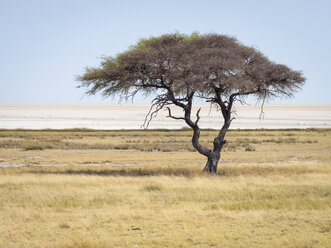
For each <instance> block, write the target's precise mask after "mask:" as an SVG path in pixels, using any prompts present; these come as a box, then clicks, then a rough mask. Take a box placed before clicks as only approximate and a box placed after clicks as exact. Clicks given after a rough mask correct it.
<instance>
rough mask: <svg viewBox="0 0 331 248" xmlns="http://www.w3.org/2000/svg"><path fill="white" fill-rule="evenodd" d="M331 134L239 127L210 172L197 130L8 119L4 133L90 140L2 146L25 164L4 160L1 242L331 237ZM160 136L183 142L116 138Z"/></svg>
mask: <svg viewBox="0 0 331 248" xmlns="http://www.w3.org/2000/svg"><path fill="white" fill-rule="evenodd" d="M214 134H215V132H214V131H205V132H204V136H203V137H202V139H203V142H205V143H208V140H209V139H211V137H212V135H214ZM330 134H331V130H301V131H299V130H287V131H284V130H282V131H265V130H258V131H231V132H230V133H229V135H228V140H229V146H230V145H231V143H232V144H235V146H234V148H231V147H230V148H229V147H228V148H227V149H226V150H225V151H224V153H223V155H222V161H221V164H220V168H219V173H218V175H217V176H209V175H206V174H203V173H202V168H203V165H204V163H205V159H204V158H203V157H201V155H199V154H198V153H196V152H191V151H190V150H189V149H186V148H185V145H186V144H187V145H188V142H189V140H190V137H189V135H190V132H189V131H186V130H181V131H152V132H149V131H139V132H136V131H89V130H67V131H52V130H46V131H23V130H13V131H8V130H2V131H0V143H1V142H3V143H2V144H4V143H5V142H8V139H10V140H16V141H19V142H25V143H24V145H28V144H31V143H33V142H35V144H38V145H41V146H43V142H46V143H47V142H50V143H52V142H51V141H50V140H51V139H55V140H56V141H55V143H56V142H58V143H59V144H60V143H61V142H71V141H73V142H74V143H80V144H82V147H80V148H77V147H75V146H71V145H68V146H66V147H64V148H60V147H56V148H47V147H44V150H25V148H24V146H21V145H17V146H15V147H13V146H10V147H8V148H1V149H0V165H2V166H15V165H16V166H22V167H3V168H0V247H62V248H64V247H66V248H68V247H72V248H74V247H85V248H89V247H293V248H299V247H300V248H301V247H302V248H304V247H305V248H309V247H330V244H331V236H330V229H331V211H330V208H331V196H330V193H331V180H330V174H331V169H330V168H331V167H330V162H331V157H330V155H329V151H330V148H331V136H330ZM289 138H291V140H288V139H289ZM47 140H48V141H47ZM129 140H130V142H127V141H129ZM173 140H176V141H177V142H176V143H174V142H173ZM270 140H271V141H270ZM273 140H274V141H273ZM279 140H281V141H280V142H279ZM284 140H287V141H284ZM99 141H100V144H101V143H102V144H103V145H104V146H100V148H99V149H97V148H89V149H86V148H83V146H86V145H87V144H88V145H91V144H93V145H97V144H99ZM157 141H162V142H160V143H159V144H160V146H161V147H167V146H175V147H177V146H184V148H182V149H179V151H169V152H166V151H162V149H163V148H161V149H160V151H158V150H153V152H149V151H144V150H142V149H140V148H139V149H136V148H130V149H128V150H121V149H117V148H114V146H116V145H121V144H138V145H139V146H138V147H140V146H142V145H143V144H151V143H152V144H158V143H157ZM308 141H311V142H308ZM154 142H155V143H154ZM110 144H111V145H112V148H109V147H110ZM242 144H249V145H250V146H252V147H254V149H255V151H254V150H252V151H245V150H246V148H247V146H245V145H242ZM55 146H57V145H55ZM105 147H108V148H107V149H106V148H105ZM60 165H61V166H60ZM63 165H64V166H63Z"/></svg>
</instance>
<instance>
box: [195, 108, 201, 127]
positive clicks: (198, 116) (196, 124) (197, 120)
mask: <svg viewBox="0 0 331 248" xmlns="http://www.w3.org/2000/svg"><path fill="white" fill-rule="evenodd" d="M200 110H201V108H199V110H198V111H197V114H196V116H197V119H196V121H195V123H194V125H195V126H198V122H199V120H200V115H199V113H200Z"/></svg>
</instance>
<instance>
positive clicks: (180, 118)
mask: <svg viewBox="0 0 331 248" xmlns="http://www.w3.org/2000/svg"><path fill="white" fill-rule="evenodd" d="M167 109H168V112H169V113H168V116H167V117H170V118H172V119H175V120H185V118H184V117H176V116H173V115H172V114H171V109H170V108H169V107H167Z"/></svg>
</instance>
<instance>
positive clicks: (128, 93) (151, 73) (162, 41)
mask: <svg viewBox="0 0 331 248" xmlns="http://www.w3.org/2000/svg"><path fill="white" fill-rule="evenodd" d="M78 80H79V81H80V82H81V85H80V86H81V87H86V88H87V93H88V94H95V93H97V92H101V93H102V94H103V95H104V96H115V95H118V96H120V98H121V99H128V98H130V97H134V96H135V95H136V94H137V93H138V92H142V93H143V94H146V95H151V94H152V95H153V96H155V98H154V100H153V104H152V108H153V107H154V110H152V108H151V110H150V112H149V113H148V114H149V116H150V119H149V120H148V121H147V122H146V123H145V124H147V126H148V124H149V121H150V120H151V118H152V117H153V114H155V113H156V112H157V111H159V110H160V109H162V108H164V107H167V108H168V111H169V117H171V118H174V119H181V120H184V121H185V122H186V123H187V124H188V125H189V126H190V127H191V128H192V129H193V131H194V134H193V138H192V144H193V146H194V147H195V148H196V149H197V151H198V152H200V153H201V154H203V155H205V156H207V157H208V159H209V158H210V157H211V154H214V153H218V154H219V153H220V151H221V149H222V147H223V145H224V144H225V143H226V142H225V140H224V136H225V133H226V131H227V130H228V128H229V126H230V123H231V121H232V118H231V110H232V106H233V103H234V101H236V100H239V101H240V100H242V98H244V97H245V96H247V95H254V96H256V97H257V98H258V99H266V98H271V97H277V96H292V95H293V93H294V92H295V91H296V90H297V89H299V88H300V87H301V86H302V84H303V83H304V81H305V78H304V77H303V76H302V73H301V72H299V71H294V70H292V69H290V68H288V67H287V66H286V65H282V64H277V63H275V62H273V61H270V60H269V59H268V58H267V57H265V56H264V55H263V54H262V53H261V52H259V51H257V50H256V49H254V48H252V47H248V46H245V45H243V44H241V43H240V42H239V41H237V40H236V39H235V38H233V37H229V36H226V35H219V34H205V35H200V34H198V33H193V34H191V35H184V34H179V33H174V34H165V35H162V36H159V37H151V38H148V39H141V40H140V41H139V42H137V44H136V45H134V46H132V47H130V48H129V49H128V50H127V51H125V52H122V53H120V54H118V55H117V56H114V57H105V58H103V59H102V61H101V65H100V67H98V68H86V71H85V73H84V74H83V75H81V76H79V77H78ZM194 98H200V99H204V100H205V101H206V102H209V103H211V104H216V105H217V106H218V107H219V108H220V109H221V112H222V115H223V118H224V125H223V127H222V129H221V130H220V134H219V135H218V136H217V137H216V138H215V140H214V149H213V150H211V149H208V148H206V147H203V146H201V145H200V144H199V142H198V140H199V135H200V130H199V126H198V121H199V119H200V116H199V111H198V112H197V113H196V119H195V120H194V121H193V120H192V117H191V111H192V104H193V99H194ZM172 104H174V105H176V106H178V107H180V108H182V109H183V110H184V116H173V115H172V114H171V109H170V108H169V106H170V105H172ZM214 155H215V154H214ZM218 157H219V156H218ZM218 159H219V158H218ZM217 163H218V160H217ZM217 163H216V167H217ZM207 164H208V163H207ZM205 169H206V168H205ZM207 170H209V171H210V172H216V171H212V167H210V166H209V167H208V168H207Z"/></svg>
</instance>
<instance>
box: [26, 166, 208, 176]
mask: <svg viewBox="0 0 331 248" xmlns="http://www.w3.org/2000/svg"><path fill="white" fill-rule="evenodd" d="M29 173H33V174H45V175H46V174H55V175H96V176H124V177H125V176H126V177H149V176H183V177H193V176H201V175H203V174H204V173H202V171H201V170H197V169H190V168H130V169H112V168H109V169H108V168H107V169H91V168H86V169H85V168H79V169H64V170H33V171H30V172H29Z"/></svg>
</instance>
